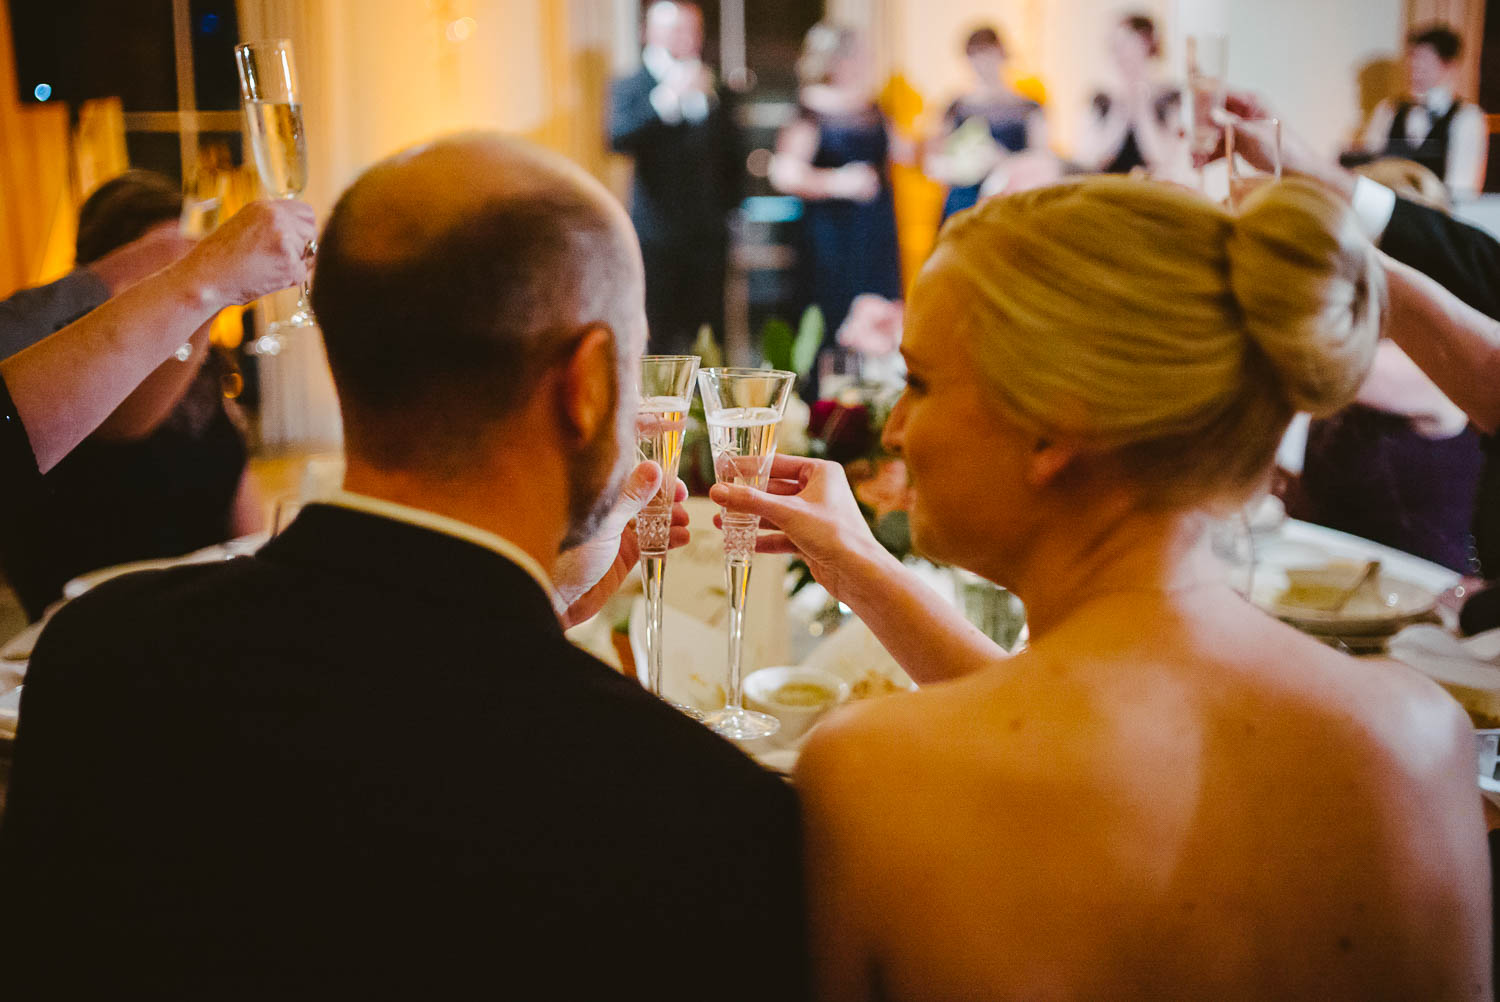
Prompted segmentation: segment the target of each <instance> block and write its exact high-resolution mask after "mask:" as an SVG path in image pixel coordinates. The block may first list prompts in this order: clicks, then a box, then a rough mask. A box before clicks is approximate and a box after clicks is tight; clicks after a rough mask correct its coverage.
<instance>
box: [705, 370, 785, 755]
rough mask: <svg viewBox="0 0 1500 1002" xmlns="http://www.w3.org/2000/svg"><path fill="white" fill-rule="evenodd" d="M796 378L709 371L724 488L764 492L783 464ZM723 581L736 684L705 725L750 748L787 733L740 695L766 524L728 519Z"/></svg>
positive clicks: (711, 417)
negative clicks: (781, 430) (780, 454)
mask: <svg viewBox="0 0 1500 1002" xmlns="http://www.w3.org/2000/svg"><path fill="white" fill-rule="evenodd" d="M796 381H797V376H796V373H792V372H780V371H777V370H773V369H704V370H702V371H701V372H699V373H698V390H699V392H700V393H702V394H703V409H704V412H705V414H706V415H707V417H708V440H709V445H710V446H711V447H712V449H713V455H714V479H716V480H717V481H718V482H719V483H721V484H734V485H736V486H741V487H754V488H756V489H758V490H765V488H766V484H767V482H769V480H770V478H771V460H773V459H775V458H776V429H777V427H778V426H779V425H780V424H781V415H782V413H783V412H784V411H785V410H786V402H787V399H788V398H789V397H790V396H791V395H792V385H793V384H794V383H795V382H796ZM723 523H724V576H725V579H726V585H727V587H728V592H729V684H728V686H727V687H726V690H725V699H724V708H723V709H722V710H719V711H718V712H716V713H710V714H709V715H708V716H707V717H706V718H705V719H704V723H706V724H707V725H708V726H709V727H711V728H712V729H713V730H714V731H715V732H717V733H718V734H721V735H723V736H724V737H726V738H732V739H734V740H738V741H748V740H752V739H754V738H764V737H769V736H770V735H772V734H775V733H776V730H777V728H779V727H780V726H781V723H780V721H778V720H777V719H776V718H775V717H772V716H769V715H768V714H764V713H756V712H754V711H752V710H746V709H745V708H744V706H743V703H742V700H743V693H742V692H741V690H740V675H741V664H740V661H741V652H742V650H743V647H744V635H745V596H746V593H747V592H748V591H749V588H750V563H751V560H752V558H753V557H754V556H755V537H756V534H757V533H758V532H759V530H760V519H759V517H757V516H755V515H740V514H731V513H730V512H727V511H726V512H724V513H723Z"/></svg>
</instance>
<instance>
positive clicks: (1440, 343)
mask: <svg viewBox="0 0 1500 1002" xmlns="http://www.w3.org/2000/svg"><path fill="white" fill-rule="evenodd" d="M1228 108H1229V111H1230V112H1232V113H1233V114H1235V115H1237V116H1239V117H1240V119H1241V124H1240V126H1239V127H1238V132H1237V134H1238V135H1239V136H1240V137H1242V139H1243V142H1240V143H1238V145H1237V146H1236V149H1237V151H1238V152H1240V153H1241V154H1242V155H1243V156H1245V157H1246V159H1248V160H1250V161H1251V162H1252V163H1253V164H1254V165H1255V166H1256V167H1258V168H1260V169H1262V170H1266V169H1268V168H1269V165H1270V161H1269V158H1268V157H1267V155H1266V152H1265V151H1266V148H1267V147H1268V145H1269V144H1270V139H1271V137H1270V133H1269V132H1268V131H1267V130H1265V129H1263V128H1261V127H1259V125H1258V123H1263V122H1267V121H1269V120H1270V119H1271V118H1272V117H1273V115H1272V112H1271V110H1270V109H1269V108H1268V107H1266V105H1265V104H1264V103H1262V102H1261V101H1259V100H1257V99H1256V98H1255V96H1254V95H1250V94H1244V93H1237V94H1230V95H1229V98H1228ZM1280 149H1281V162H1282V165H1283V168H1284V169H1285V171H1286V172H1287V173H1288V174H1289V175H1302V176H1306V177H1311V178H1315V179H1316V180H1318V181H1319V182H1320V183H1322V184H1324V185H1326V186H1328V187H1329V188H1331V189H1332V190H1334V191H1337V192H1338V193H1339V194H1340V195H1341V196H1342V197H1343V198H1345V199H1346V200H1348V201H1349V202H1350V204H1352V205H1353V207H1354V210H1355V214H1356V215H1357V216H1358V218H1359V221H1360V223H1361V225H1362V226H1363V228H1364V229H1365V232H1366V233H1368V234H1369V235H1370V236H1371V238H1372V239H1374V240H1375V241H1376V243H1377V245H1378V246H1379V247H1380V249H1381V250H1382V251H1383V252H1384V253H1385V254H1386V255H1388V256H1389V258H1390V259H1391V260H1390V261H1388V262H1387V268H1388V270H1389V271H1391V273H1392V275H1393V276H1394V277H1393V281H1392V283H1391V289H1392V292H1393V299H1394V298H1395V294H1396V293H1397V292H1403V291H1408V290H1409V287H1410V286H1411V285H1412V284H1413V283H1414V281H1415V280H1417V279H1420V282H1419V283H1416V284H1421V285H1422V286H1423V287H1424V289H1425V288H1426V287H1427V286H1429V285H1432V284H1433V283H1436V286H1435V287H1440V288H1441V289H1445V290H1447V292H1448V293H1450V294H1451V296H1442V297H1435V298H1437V299H1438V300H1440V302H1436V303H1429V304H1428V305H1427V306H1426V307H1425V308H1423V309H1416V310H1412V311H1409V312H1408V313H1407V315H1406V317H1405V318H1404V319H1402V318H1400V317H1398V316H1394V315H1393V318H1392V321H1391V323H1390V326H1389V332H1390V335H1391V340H1392V341H1394V342H1395V343H1396V344H1397V346H1399V347H1400V348H1401V349H1402V350H1403V351H1404V352H1405V353H1406V354H1407V356H1408V357H1410V358H1411V360H1412V361H1413V362H1415V363H1416V364H1417V365H1418V366H1419V367H1420V368H1421V370H1422V371H1423V372H1424V373H1425V374H1426V375H1427V376H1428V378H1430V379H1431V380H1432V381H1433V382H1434V383H1435V384H1436V385H1437V387H1438V388H1439V389H1440V390H1441V391H1442V392H1443V394H1444V395H1445V396H1447V397H1448V398H1449V399H1450V400H1452V401H1453V403H1454V404H1456V405H1457V406H1458V407H1460V408H1462V409H1463V411H1464V413H1465V414H1467V415H1468V416H1469V419H1470V421H1472V422H1473V424H1474V426H1475V427H1476V428H1477V429H1478V431H1479V432H1480V433H1481V436H1482V437H1481V448H1482V449H1483V452H1484V456H1485V462H1484V467H1483V470H1482V472H1481V474H1480V484H1479V491H1478V498H1477V500H1476V502H1475V517H1474V541H1475V550H1476V553H1477V555H1478V558H1479V567H1480V570H1481V573H1482V574H1483V575H1484V576H1485V577H1486V578H1487V579H1494V578H1496V577H1497V575H1500V446H1497V442H1500V439H1497V437H1496V432H1497V431H1500V394H1496V393H1495V392H1494V386H1495V385H1496V383H1495V372H1496V366H1497V364H1500V352H1495V351H1493V349H1492V341H1493V338H1494V328H1493V324H1492V323H1490V321H1489V320H1487V319H1485V318H1496V317H1500V281H1496V276H1497V275H1500V241H1496V240H1495V238H1494V237H1492V236H1490V235H1489V234H1488V233H1486V232H1485V231H1483V230H1481V229H1478V228H1477V227H1474V226H1470V225H1468V224H1466V223H1464V222H1461V221H1460V220H1457V219H1454V218H1452V217H1451V216H1448V215H1447V214H1445V213H1443V212H1441V211H1439V210H1437V209H1434V208H1432V207H1430V206H1428V205H1424V204H1420V203H1418V202H1415V201H1412V200H1411V199H1409V198H1401V197H1398V196H1397V195H1396V193H1395V192H1394V191H1392V190H1391V189H1390V188H1387V187H1385V186H1384V185H1382V184H1379V183H1377V182H1375V181H1373V180H1371V179H1370V178H1368V177H1361V176H1359V175H1357V174H1354V173H1352V172H1350V171H1347V170H1343V169H1341V168H1340V167H1338V166H1337V165H1335V164H1333V163H1331V162H1329V161H1328V160H1326V159H1325V158H1323V157H1320V156H1318V155H1317V154H1315V153H1313V152H1312V150H1311V149H1310V148H1309V147H1308V146H1307V144H1306V143H1305V142H1304V141H1303V140H1302V139H1301V137H1299V136H1298V135H1296V134H1295V133H1294V132H1291V131H1287V130H1283V132H1282V133H1281V144H1280ZM1398 265H1399V266H1401V267H1397V266H1398ZM1417 272H1420V274H1416V273H1417ZM1396 279H1399V281H1397V280H1396ZM1429 291H1430V290H1429ZM1393 313H1394V311H1393ZM1398 321H1399V322H1398ZM1424 324H1426V327H1425V328H1424V326H1423V325H1424ZM1460 623H1461V625H1462V626H1463V627H1464V629H1465V630H1467V631H1469V632H1478V631H1480V630H1484V629H1490V628H1493V627H1496V626H1500V589H1496V588H1494V587H1491V588H1489V589H1488V590H1486V591H1484V592H1481V593H1480V594H1478V595H1475V596H1474V597H1473V598H1471V599H1470V600H1469V602H1468V603H1467V604H1466V605H1465V606H1464V609H1463V611H1462V613H1461V615H1460Z"/></svg>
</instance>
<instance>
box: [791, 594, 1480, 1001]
mask: <svg viewBox="0 0 1500 1002" xmlns="http://www.w3.org/2000/svg"><path fill="white" fill-rule="evenodd" d="M1472 744H1473V742H1472V738H1471V736H1470V732H1469V730H1468V724H1467V721H1466V720H1465V718H1464V717H1463V714H1462V712H1461V711H1460V710H1459V709H1458V708H1457V706H1456V705H1455V704H1454V703H1453V702H1452V701H1451V700H1449V699H1448V698H1447V697H1446V696H1445V695H1444V694H1443V693H1442V692H1441V690H1439V689H1437V688H1436V687H1435V686H1433V685H1431V684H1430V683H1428V682H1427V681H1425V680H1424V679H1422V678H1420V677H1419V676H1416V675H1415V674H1414V673H1412V672H1410V671H1408V670H1406V669H1403V668H1401V667H1399V666H1395V665H1392V664H1387V663H1369V662H1357V661H1354V660H1352V659H1349V658H1346V657H1343V656H1342V655H1338V654H1336V653H1334V652H1332V651H1331V650H1329V649H1327V648H1325V647H1323V646H1321V645H1320V644H1318V643H1316V642H1315V641H1312V640H1310V639H1308V638H1306V637H1303V636H1301V635H1300V634H1297V633H1295V632H1294V631H1292V630H1290V629H1288V628H1286V627H1283V626H1281V625H1280V624H1277V623H1275V622H1273V621H1271V620H1269V619H1267V618H1265V617H1263V616H1261V615H1260V614H1259V613H1257V612H1255V611H1254V610H1252V609H1250V608H1249V607H1248V606H1246V605H1244V604H1243V603H1242V602H1240V601H1239V600H1238V599H1237V598H1236V597H1235V596H1233V595H1232V594H1231V593H1229V592H1228V591H1227V590H1222V589H1213V590H1209V591H1207V592H1204V593H1200V594H1196V595H1194V596H1191V597H1187V598H1182V597H1179V598H1178V599H1177V600H1176V601H1169V600H1168V598H1167V597H1164V596H1149V595H1121V596H1115V597H1113V598H1108V599H1105V600H1099V601H1095V602H1093V603H1091V604H1090V605H1089V606H1088V607H1087V608H1085V609H1082V610H1080V611H1079V612H1078V614H1076V615H1075V616H1073V617H1072V618H1071V619H1070V620H1069V621H1068V622H1067V623H1064V624H1061V625H1060V626H1059V628H1057V629H1056V630H1053V631H1050V632H1049V633H1048V634H1047V636H1046V637H1045V639H1044V640H1042V641H1040V642H1038V643H1037V644H1036V645H1035V647H1033V649H1032V650H1030V651H1028V652H1027V653H1025V654H1023V655H1021V656H1019V657H1017V658H1015V659H1013V660H1011V661H1010V662H1008V663H1003V664H997V665H995V666H994V667H993V668H992V669H989V670H986V671H982V672H980V673H978V674H975V675H972V676H969V677H968V678H965V679H963V680H960V681H958V682H954V683H949V684H946V685H943V686H938V687H935V688H931V689H928V690H924V691H923V692H921V693H918V694H916V695H913V696H911V697H900V698H894V699H889V700H884V701H878V702H876V703H872V704H868V705H865V706H862V707H860V708H859V709H858V710H857V711H854V712H850V713H847V714H846V715H845V716H844V717H843V718H841V719H838V720H836V721H832V722H830V725H828V726H826V727H825V729H823V730H821V731H820V732H819V734H817V735H816V736H815V737H814V739H813V741H812V742H811V743H810V746H809V748H808V749H807V751H806V752H805V754H804V757H803V763H802V765H801V768H800V772H799V784H800V785H801V786H802V788H803V790H804V794H805V800H806V812H807V817H808V831H809V862H810V874H811V876H810V880H811V883H812V892H813V899H814V903H813V910H814V923H815V927H816V929H817V937H818V939H817V942H816V944H815V951H816V955H817V957H818V959H819V961H820V963H821V964H822V966H823V981H824V988H825V990H826V992H827V994H828V995H829V996H830V997H864V996H867V995H878V996H884V997H889V998H911V999H918V998H920V999H933V998H943V999H965V998H1025V999H1099V998H1110V999H1163V998H1195V999H1273V998H1274V999H1287V998H1299V999H1319V1000H1323V999H1379V998H1390V999H1426V1000H1439V999H1474V998H1484V997H1488V987H1487V986H1488V984H1489V974H1488V969H1489V950H1490V946H1489V942H1490V941H1489V929H1490V924H1489V900H1488V899H1489V895H1488V888H1489V880H1488V877H1487V874H1488V863H1487V859H1486V852H1485V842H1484V828H1483V824H1482V821H1481V818H1480V808H1479V803H1478V798H1477V795H1476V792H1475V790H1474V787H1473V769H1474V766H1473V757H1472V756H1473V748H1472Z"/></svg>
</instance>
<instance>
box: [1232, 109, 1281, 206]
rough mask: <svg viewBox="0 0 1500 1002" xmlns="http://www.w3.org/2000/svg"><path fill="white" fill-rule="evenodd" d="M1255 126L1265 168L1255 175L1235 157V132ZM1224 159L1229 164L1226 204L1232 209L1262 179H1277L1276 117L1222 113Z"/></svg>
mask: <svg viewBox="0 0 1500 1002" xmlns="http://www.w3.org/2000/svg"><path fill="white" fill-rule="evenodd" d="M1252 128H1253V129H1255V130H1257V131H1258V132H1259V133H1260V136H1259V145H1260V150H1261V155H1262V156H1263V157H1264V158H1265V160H1266V163H1267V166H1268V168H1269V171H1268V173H1266V174H1259V173H1257V172H1256V171H1255V170H1254V168H1252V167H1250V165H1249V164H1248V163H1244V162H1242V161H1241V158H1239V157H1237V156H1235V148H1236V147H1237V146H1239V145H1240V141H1239V138H1238V134H1239V133H1240V132H1248V130H1249V129H1252ZM1224 162H1225V163H1226V164H1227V165H1228V167H1229V207H1230V208H1231V209H1234V210H1236V211H1238V210H1239V208H1240V205H1241V204H1242V203H1243V202H1244V201H1245V198H1246V196H1248V195H1249V194H1250V193H1251V192H1252V191H1254V190H1255V188H1256V187H1257V186H1258V185H1260V184H1261V183H1263V182H1264V181H1265V180H1267V179H1269V180H1275V181H1280V180H1281V120H1280V119H1279V118H1267V119H1247V118H1239V117H1238V116H1235V115H1231V114H1229V113H1228V112H1226V113H1225V114H1224Z"/></svg>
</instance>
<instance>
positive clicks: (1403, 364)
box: [1287, 160, 1484, 574]
mask: <svg viewBox="0 0 1500 1002" xmlns="http://www.w3.org/2000/svg"><path fill="white" fill-rule="evenodd" d="M1377 163H1378V164H1383V165H1385V166H1381V167H1377V166H1376V164H1370V165H1367V167H1365V168H1361V171H1362V172H1363V171H1368V170H1370V169H1372V168H1373V169H1374V174H1373V176H1378V177H1384V178H1386V179H1388V183H1387V186H1388V187H1391V188H1392V189H1393V190H1394V191H1395V192H1396V193H1397V194H1398V195H1400V196H1402V197H1404V198H1409V199H1413V200H1421V199H1423V198H1431V194H1430V193H1431V192H1432V191H1433V189H1434V188H1435V189H1436V192H1437V193H1438V195H1440V196H1441V195H1443V194H1445V191H1444V188H1443V184H1442V182H1441V181H1439V180H1438V179H1437V176H1436V175H1434V174H1433V173H1432V172H1431V171H1429V170H1427V169H1426V168H1424V167H1422V166H1421V165H1419V164H1416V163H1412V162H1410V161H1396V160H1381V161H1377ZM1402 164H1405V167H1402V166H1401V165H1402ZM1390 182H1394V183H1390ZM1483 462H1484V461H1483V455H1482V453H1481V451H1480V446H1479V436H1478V434H1477V433H1476V432H1474V430H1473V429H1471V428H1470V427H1469V419H1468V417H1467V416H1466V415H1465V414H1464V412H1463V411H1462V410H1460V409H1459V408H1458V406H1457V405H1455V404H1454V403H1453V402H1452V401H1450V400H1449V399H1448V398H1447V397H1445V396H1443V393H1442V391H1441V390H1439V389H1438V388H1437V386H1436V385H1435V384H1434V383H1433V382H1432V380H1431V379H1429V378H1428V377H1427V376H1426V375H1425V374H1424V373H1423V372H1422V370H1421V369H1419V368H1417V366H1416V364H1415V363H1413V362H1412V360H1411V359H1410V358H1408V357H1407V355H1406V353H1405V352H1403V351H1402V350H1401V349H1400V348H1399V347H1397V345H1396V344H1395V343H1393V342H1391V341H1382V342H1381V344H1380V347H1379V348H1378V349H1377V351H1376V353H1375V363H1374V365H1372V366H1371V368H1370V375H1369V376H1368V377H1367V378H1366V379H1365V381H1364V383H1363V384H1362V385H1361V386H1360V388H1359V392H1358V394H1357V395H1356V396H1355V401H1354V403H1353V404H1351V405H1350V406H1349V407H1347V408H1345V409H1344V410H1342V411H1340V412H1339V413H1338V414H1335V415H1333V416H1331V417H1328V418H1320V419H1317V420H1314V421H1313V422H1312V423H1311V425H1310V427H1309V429H1308V437H1307V453H1306V459H1305V462H1304V465H1303V470H1302V476H1301V479H1300V481H1299V482H1298V486H1299V489H1298V490H1297V491H1296V492H1294V493H1293V494H1292V496H1291V497H1290V498H1289V500H1288V506H1287V509H1288V512H1289V514H1291V515H1292V516H1293V517H1295V518H1300V519H1304V520H1306V521H1309V522H1316V523H1318V524H1319V525H1326V526H1329V527H1330V528H1334V529H1340V530H1342V531H1344V532H1349V533H1353V534H1354V535H1356V536H1362V537H1364V538H1365V539H1373V540H1375V541H1376V542H1378V543H1385V544H1386V545H1387V546H1393V547H1395V548H1396V549H1398V550H1404V551H1405V552H1407V553H1414V554H1416V555H1417V556H1419V557H1423V558H1425V559H1427V560H1432V561H1434V562H1436V563H1440V564H1443V565H1444V566H1446V567H1450V568H1452V569H1453V570H1456V571H1458V572H1459V573H1462V574H1468V573H1473V572H1474V571H1475V570H1476V566H1475V559H1474V537H1473V525H1474V503H1475V496H1476V494H1477V492H1478V489H1479V476H1480V470H1481V468H1482V467H1483Z"/></svg>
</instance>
